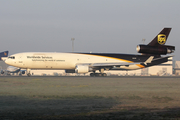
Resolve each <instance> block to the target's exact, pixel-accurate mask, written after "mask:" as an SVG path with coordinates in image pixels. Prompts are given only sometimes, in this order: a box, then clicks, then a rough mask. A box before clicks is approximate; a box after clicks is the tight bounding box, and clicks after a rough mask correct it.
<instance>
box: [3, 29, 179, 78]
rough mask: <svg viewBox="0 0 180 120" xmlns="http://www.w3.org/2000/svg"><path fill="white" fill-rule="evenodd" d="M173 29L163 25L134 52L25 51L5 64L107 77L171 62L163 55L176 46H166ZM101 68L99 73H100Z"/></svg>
mask: <svg viewBox="0 0 180 120" xmlns="http://www.w3.org/2000/svg"><path fill="white" fill-rule="evenodd" d="M170 31H171V28H164V29H163V30H162V31H161V32H160V33H159V34H158V35H157V36H156V37H155V38H154V39H153V40H152V41H151V42H150V43H149V44H147V45H144V44H140V45H138V46H137V48H136V49H137V52H138V53H141V55H134V54H116V53H56V52H24V53H17V54H14V55H11V56H9V57H8V58H7V59H5V63H6V64H8V65H11V66H15V67H18V68H22V69H26V73H27V75H28V76H30V75H31V72H30V71H31V69H47V70H48V69H49V70H50V69H51V70H52V69H53V70H65V71H66V73H89V72H91V73H90V76H107V74H106V73H104V71H108V70H136V69H141V68H145V67H150V66H154V65H158V64H161V63H164V62H167V61H168V58H169V57H172V56H163V57H162V55H166V54H170V53H173V52H174V51H175V46H169V45H164V44H165V43H166V40H167V38H168V36H169V33H170ZM98 71H99V72H98Z"/></svg>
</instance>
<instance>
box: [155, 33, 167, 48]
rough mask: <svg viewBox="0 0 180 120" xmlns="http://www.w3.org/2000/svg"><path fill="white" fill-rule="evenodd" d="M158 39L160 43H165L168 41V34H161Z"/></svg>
mask: <svg viewBox="0 0 180 120" xmlns="http://www.w3.org/2000/svg"><path fill="white" fill-rule="evenodd" d="M157 41H158V43H159V44H160V45H164V44H165V43H166V35H164V34H159V35H158V39H157Z"/></svg>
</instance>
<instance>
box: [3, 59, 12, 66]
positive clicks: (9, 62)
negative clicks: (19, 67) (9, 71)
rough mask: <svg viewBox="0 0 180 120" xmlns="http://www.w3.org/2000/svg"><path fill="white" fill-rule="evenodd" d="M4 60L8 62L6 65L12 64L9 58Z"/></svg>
mask: <svg viewBox="0 0 180 120" xmlns="http://www.w3.org/2000/svg"><path fill="white" fill-rule="evenodd" d="M4 62H5V63H6V64H8V65H12V62H11V60H9V59H5V60H4Z"/></svg>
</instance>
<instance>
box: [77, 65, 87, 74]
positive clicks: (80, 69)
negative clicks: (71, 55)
mask: <svg viewBox="0 0 180 120" xmlns="http://www.w3.org/2000/svg"><path fill="white" fill-rule="evenodd" d="M75 72H76V73H88V72H89V66H87V65H77V66H76V69H75Z"/></svg>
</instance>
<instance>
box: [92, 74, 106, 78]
mask: <svg viewBox="0 0 180 120" xmlns="http://www.w3.org/2000/svg"><path fill="white" fill-rule="evenodd" d="M90 76H91V77H106V76H107V74H106V73H90Z"/></svg>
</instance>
